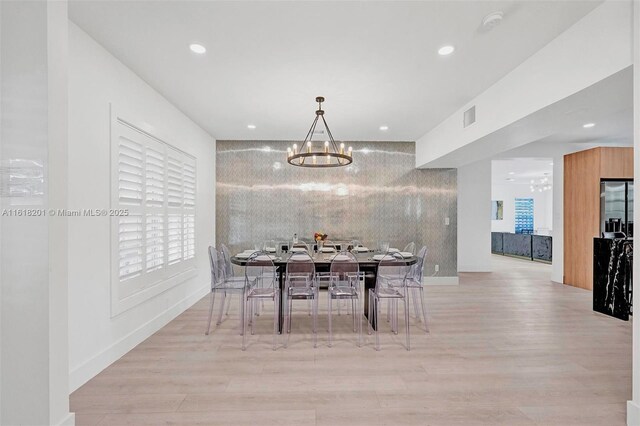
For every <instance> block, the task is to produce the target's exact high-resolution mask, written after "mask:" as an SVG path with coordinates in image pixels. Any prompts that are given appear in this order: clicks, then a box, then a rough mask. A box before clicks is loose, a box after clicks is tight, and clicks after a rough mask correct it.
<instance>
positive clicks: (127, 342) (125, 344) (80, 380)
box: [69, 284, 210, 393]
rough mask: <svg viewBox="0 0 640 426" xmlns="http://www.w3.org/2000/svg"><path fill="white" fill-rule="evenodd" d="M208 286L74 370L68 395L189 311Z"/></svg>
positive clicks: (71, 374) (71, 373) (70, 378)
mask: <svg viewBox="0 0 640 426" xmlns="http://www.w3.org/2000/svg"><path fill="white" fill-rule="evenodd" d="M209 290H210V289H209V285H208V284H207V285H205V286H203V287H202V288H200V289H199V290H197V291H195V292H193V293H192V294H190V295H189V296H187V297H185V298H184V299H182V300H181V301H179V302H178V303H176V304H174V305H173V306H171V307H169V308H168V309H167V310H166V311H164V312H162V313H161V314H159V315H158V316H156V317H155V318H153V319H151V320H150V321H148V322H146V323H144V324H142V325H140V327H138V328H137V329H135V330H133V331H132V332H131V333H129V334H127V335H126V336H125V337H123V338H122V339H120V340H118V341H117V342H115V343H113V344H112V345H111V346H109V347H108V348H106V349H105V350H104V351H102V352H100V353H98V354H97V355H95V356H94V357H93V358H91V359H89V360H87V361H85V362H84V363H83V364H81V365H80V366H78V367H76V368H74V369H73V370H72V371H71V372H70V373H69V393H71V392H73V391H75V390H76V389H78V388H79V387H80V386H82V385H84V384H85V383H86V382H88V381H89V380H90V379H91V378H93V377H95V376H96V375H97V374H98V373H100V372H101V371H102V370H104V369H105V368H107V367H108V366H109V365H111V364H112V363H113V362H115V361H117V360H118V359H120V358H121V357H122V356H123V355H124V354H126V353H127V352H129V351H130V350H131V349H133V348H135V347H136V346H137V345H138V344H140V343H141V342H142V341H144V340H145V339H147V338H148V337H149V336H151V335H152V334H153V333H155V332H156V331H158V330H160V329H161V328H162V327H164V326H165V325H167V324H168V323H169V322H170V321H171V320H173V319H174V318H176V317H177V316H178V315H180V314H181V313H183V312H184V311H186V310H187V309H189V308H190V307H191V306H193V304H195V303H196V302H197V301H198V300H200V299H202V298H203V297H204V296H205V295H206V294H207V293H209Z"/></svg>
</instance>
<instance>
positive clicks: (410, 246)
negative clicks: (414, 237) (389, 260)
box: [402, 241, 416, 256]
mask: <svg viewBox="0 0 640 426" xmlns="http://www.w3.org/2000/svg"><path fill="white" fill-rule="evenodd" d="M402 251H403V252H405V253H411V254H412V255H414V256H415V255H416V243H414V242H413V241H412V242H410V243H409V244H407V245H406V247H405V248H404V249H403V250H402Z"/></svg>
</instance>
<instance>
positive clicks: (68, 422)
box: [58, 413, 76, 426]
mask: <svg viewBox="0 0 640 426" xmlns="http://www.w3.org/2000/svg"><path fill="white" fill-rule="evenodd" d="M75 425H76V413H69V414H68V415H67V416H66V417H65V418H64V419H62V421H61V422H60V423H58V426H75Z"/></svg>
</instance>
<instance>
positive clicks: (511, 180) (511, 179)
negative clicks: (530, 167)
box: [507, 178, 515, 182]
mask: <svg viewBox="0 0 640 426" xmlns="http://www.w3.org/2000/svg"><path fill="white" fill-rule="evenodd" d="M507 180H508V181H509V182H514V181H515V179H514V178H507Z"/></svg>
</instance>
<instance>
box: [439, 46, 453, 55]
mask: <svg viewBox="0 0 640 426" xmlns="http://www.w3.org/2000/svg"><path fill="white" fill-rule="evenodd" d="M454 50H456V48H455V47H453V46H451V45H447V46H442V47H441V48H440V49H438V54H439V55H442V56H447V55H451V54H452V53H453V51H454Z"/></svg>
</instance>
